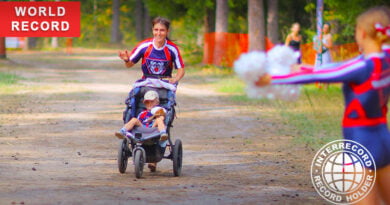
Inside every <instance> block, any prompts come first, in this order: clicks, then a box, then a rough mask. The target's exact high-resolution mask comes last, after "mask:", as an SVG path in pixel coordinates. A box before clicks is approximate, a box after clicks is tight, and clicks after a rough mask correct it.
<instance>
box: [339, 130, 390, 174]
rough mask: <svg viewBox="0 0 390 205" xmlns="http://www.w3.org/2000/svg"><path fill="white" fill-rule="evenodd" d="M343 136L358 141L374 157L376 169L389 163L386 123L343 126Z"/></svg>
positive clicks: (389, 151)
mask: <svg viewBox="0 0 390 205" xmlns="http://www.w3.org/2000/svg"><path fill="white" fill-rule="evenodd" d="M343 134H344V138H345V139H348V140H353V141H355V142H358V143H360V144H361V145H363V146H364V147H366V148H367V149H368V151H370V153H371V155H372V156H373V157H374V161H375V165H376V169H380V168H383V167H385V166H387V165H390V133H389V130H388V128H387V125H386V124H380V125H376V126H370V127H368V126H366V127H348V128H343Z"/></svg>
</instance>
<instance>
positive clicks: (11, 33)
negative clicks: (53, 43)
mask: <svg viewBox="0 0 390 205" xmlns="http://www.w3.org/2000/svg"><path fill="white" fill-rule="evenodd" d="M0 19H1V27H0V36H1V37H79V36H80V2H0Z"/></svg>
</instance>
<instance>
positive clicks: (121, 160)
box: [118, 139, 129, 174]
mask: <svg viewBox="0 0 390 205" xmlns="http://www.w3.org/2000/svg"><path fill="white" fill-rule="evenodd" d="M128 149H129V147H128V144H127V140H126V139H123V140H122V142H121V143H120V144H119V149H118V169H119V172H120V173H122V174H123V173H125V172H126V168H127V161H128V159H129V156H128V154H127V153H128V152H129V151H128Z"/></svg>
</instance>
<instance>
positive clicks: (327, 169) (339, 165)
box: [322, 151, 365, 194]
mask: <svg viewBox="0 0 390 205" xmlns="http://www.w3.org/2000/svg"><path fill="white" fill-rule="evenodd" d="M322 169H323V170H322V174H323V179H324V180H325V182H326V183H325V184H326V185H327V187H328V188H329V189H330V190H332V191H334V192H336V193H339V194H343V193H350V192H354V191H356V190H357V189H358V188H360V185H361V183H363V181H364V176H365V169H364V165H363V162H362V161H361V159H360V158H359V157H358V156H357V155H356V154H355V153H353V152H346V151H341V152H336V153H333V154H331V155H330V156H328V158H326V159H325V162H324V166H323V168H322Z"/></svg>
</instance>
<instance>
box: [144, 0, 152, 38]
mask: <svg viewBox="0 0 390 205" xmlns="http://www.w3.org/2000/svg"><path fill="white" fill-rule="evenodd" d="M151 30H152V18H151V17H150V15H149V10H148V8H147V7H144V31H143V35H144V38H146V37H150V36H151Z"/></svg>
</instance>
